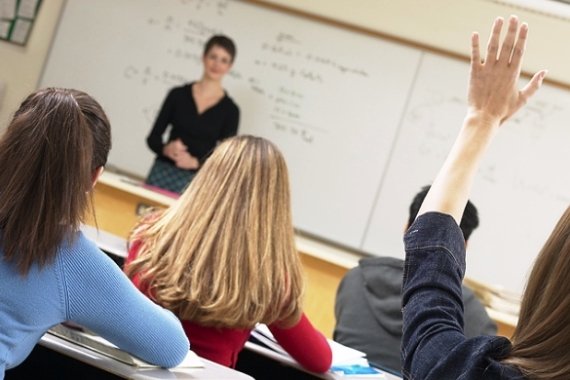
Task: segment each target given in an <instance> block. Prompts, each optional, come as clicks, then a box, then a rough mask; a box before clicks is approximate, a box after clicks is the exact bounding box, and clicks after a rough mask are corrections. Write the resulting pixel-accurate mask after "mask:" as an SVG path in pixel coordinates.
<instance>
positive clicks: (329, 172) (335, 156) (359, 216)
mask: <svg viewBox="0 0 570 380" xmlns="http://www.w3.org/2000/svg"><path fill="white" fill-rule="evenodd" d="M214 33H224V34H227V35H228V36H230V37H231V38H232V39H234V41H235V42H236V45H237V57H236V61H235V64H234V66H233V68H232V70H231V72H230V73H229V75H228V77H227V78H225V79H224V83H223V84H224V87H225V88H226V89H227V91H228V94H229V96H230V97H232V98H233V99H234V100H235V102H236V103H237V104H238V105H239V107H240V110H241V120H240V127H239V133H240V134H254V135H259V136H264V137H266V138H268V139H270V140H272V141H274V142H275V143H276V144H277V145H278V146H279V148H280V149H281V150H282V152H283V153H284V155H285V158H286V160H287V163H288V166H289V170H290V176H291V187H292V203H293V218H294V224H295V226H296V227H297V228H298V229H299V230H302V231H305V232H307V233H309V234H313V235H317V236H320V237H322V238H325V239H328V240H332V241H335V242H337V243H339V244H342V245H346V246H350V247H358V246H360V244H361V242H362V239H363V237H364V231H365V229H366V225H367V223H368V221H369V217H370V210H371V204H373V202H374V198H375V196H376V193H377V189H378V186H379V184H380V179H381V177H382V174H383V170H384V168H385V167H386V161H387V158H388V155H389V152H390V147H391V144H392V142H393V139H394V135H395V133H396V131H397V128H398V123H399V120H400V117H401V115H402V112H403V109H404V106H405V103H406V99H407V97H408V96H409V91H410V88H411V84H412V81H413V78H414V73H415V71H416V70H417V66H418V63H419V58H420V56H421V52H420V51H419V50H417V49H412V48H410V47H405V46H402V45H398V44H395V43H393V42H388V41H384V40H381V39H378V38H374V37H369V36H364V35H362V34H358V33H355V32H351V31H348V30H345V29H340V28H336V27H332V26H329V25H326V24H322V23H316V22H314V21H309V20H307V19H304V18H299V17H295V16H292V15H288V14H285V13H282V12H277V11H274V10H270V9H268V8H265V7H260V6H256V5H252V4H248V3H246V2H240V1H227V0H226V1H223V0H222V1H220V0H215V1H214V0H211V1H210V0H194V1H192V0H186V1H183V0H180V1H176V0H168V1H166V0H97V1H93V0H68V1H67V3H66V5H65V7H64V11H63V15H62V17H61V21H60V25H59V27H58V30H57V32H56V36H55V39H54V43H53V46H52V49H51V52H50V54H49V57H48V60H47V63H46V66H45V70H44V74H43V76H42V79H41V83H40V87H46V86H60V87H74V88H78V89H82V90H84V91H86V92H88V93H89V94H91V95H93V96H94V97H95V98H96V99H98V100H99V101H100V102H101V104H102V105H103V107H104V108H105V110H106V111H107V113H108V115H109V118H110V120H111V124H112V128H113V148H112V151H111V154H110V157H109V163H110V164H113V165H115V166H117V167H119V168H121V169H123V170H125V171H128V172H132V173H135V174H137V175H140V176H146V174H147V172H148V170H149V168H150V166H151V162H152V160H153V154H152V153H151V151H150V150H149V149H148V148H147V147H146V144H145V137H146V135H147V134H148V133H149V131H150V129H151V126H152V123H153V121H154V118H155V115H156V113H157V111H158V109H159V107H160V105H161V103H162V101H163V99H164V98H165V96H166V94H167V92H168V90H169V89H170V88H171V87H173V86H177V85H180V84H182V83H185V82H189V81H192V80H196V79H199V78H200V76H201V74H202V65H201V54H202V49H203V44H204V42H205V41H206V40H207V39H208V38H209V37H210V36H211V35H212V34H214Z"/></svg>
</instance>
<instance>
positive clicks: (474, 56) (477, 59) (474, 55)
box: [471, 32, 481, 67]
mask: <svg viewBox="0 0 570 380" xmlns="http://www.w3.org/2000/svg"><path fill="white" fill-rule="evenodd" d="M475 64H478V65H480V64H481V51H480V50H479V33H477V32H473V34H472V35H471V67H473V65H475Z"/></svg>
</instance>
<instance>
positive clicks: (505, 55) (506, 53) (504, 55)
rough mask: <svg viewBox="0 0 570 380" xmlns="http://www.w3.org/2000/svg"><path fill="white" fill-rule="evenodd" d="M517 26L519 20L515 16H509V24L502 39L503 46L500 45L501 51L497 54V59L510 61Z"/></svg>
mask: <svg viewBox="0 0 570 380" xmlns="http://www.w3.org/2000/svg"><path fill="white" fill-rule="evenodd" d="M518 26H519V20H518V18H517V17H516V16H511V17H510V18H509V25H508V27H507V35H506V36H505V39H504V40H503V46H502V47H501V53H500V54H499V61H503V62H507V63H508V62H510V60H511V55H512V52H513V47H514V45H515V38H516V36H517V30H518Z"/></svg>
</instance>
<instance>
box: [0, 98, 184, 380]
mask: <svg viewBox="0 0 570 380" xmlns="http://www.w3.org/2000/svg"><path fill="white" fill-rule="evenodd" d="M110 147H111V135H110V126H109V122H108V120H107V117H106V116H105V113H104V112H103V110H102V109H101V106H100V105H99V104H98V103H97V102H96V101H95V100H94V99H93V98H91V97H90V96H89V95H87V94H85V93H83V92H80V91H76V90H67V89H57V88H48V89H44V90H40V91H37V92H35V93H33V94H31V95H30V96H28V98H27V99H25V100H24V102H23V103H22V104H21V106H20V108H19V109H18V110H17V111H16V113H15V114H14V117H13V119H12V121H11V123H10V124H9V126H8V128H7V130H6V132H5V133H4V135H3V136H2V138H1V139H0V194H1V195H0V289H1V291H0V321H1V323H0V379H2V378H4V374H5V370H6V369H10V368H12V367H15V366H17V365H18V364H20V363H21V362H22V361H23V360H24V359H25V358H26V357H27V356H28V355H29V353H30V352H31V350H32V349H33V348H34V345H35V344H36V343H37V342H38V341H39V340H40V338H41V337H42V335H43V334H44V333H45V332H46V331H47V330H48V329H49V328H50V327H52V326H54V325H57V324H58V323H61V322H65V321H71V322H74V323H76V324H79V325H81V326H84V327H86V328H88V329H90V330H92V331H94V332H96V333H97V334H99V335H100V336H102V337H103V338H105V339H107V340H109V341H110V342H112V343H114V344H116V345H117V346H118V347H119V348H121V349H123V350H125V351H128V352H129V353H131V354H133V355H135V356H138V357H139V358H141V359H143V360H146V361H148V362H150V363H153V364H156V365H159V366H164V367H173V366H175V365H177V364H178V363H180V362H181V361H182V360H183V359H184V357H185V356H186V354H187V352H188V340H187V338H186V336H185V335H184V331H183V329H182V328H181V326H180V323H179V322H178V320H177V319H176V317H175V316H174V315H172V313H170V312H169V311H167V310H164V309H162V308H160V307H158V306H157V305H155V304H154V303H152V302H150V301H149V300H148V299H146V298H145V297H144V296H142V295H141V294H140V292H138V291H137V289H136V288H135V287H134V286H133V285H132V284H131V283H130V282H129V279H128V278H127V277H126V276H125V275H124V274H123V273H122V272H121V270H120V269H119V268H118V267H117V266H116V265H115V263H113V261H111V259H109V258H108V257H107V255H105V254H104V253H103V252H101V251H100V250H99V249H98V248H97V247H96V246H95V245H94V244H93V243H92V242H90V241H89V240H87V239H86V238H85V236H84V235H83V233H81V232H80V231H79V225H80V223H81V222H82V221H83V218H84V214H85V211H86V209H87V208H88V207H89V205H90V199H91V194H92V192H91V190H92V188H93V186H94V184H95V182H96V181H97V178H98V176H99V175H100V174H101V172H102V171H103V166H104V165H105V163H106V161H107V155H108V153H109V149H110Z"/></svg>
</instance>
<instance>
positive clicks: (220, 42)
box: [204, 35, 237, 63]
mask: <svg viewBox="0 0 570 380" xmlns="http://www.w3.org/2000/svg"><path fill="white" fill-rule="evenodd" d="M214 46H219V47H221V48H222V49H224V50H225V51H226V52H227V53H228V54H229V55H230V57H231V59H232V60H231V63H233V62H234V60H235V58H236V53H237V52H236V45H235V44H234V42H233V41H232V40H231V39H230V38H228V37H226V36H223V35H215V36H212V37H211V38H210V39H209V40H208V42H206V45H205V46H204V55H206V54H208V52H209V51H210V49H212V48H213V47H214Z"/></svg>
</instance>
